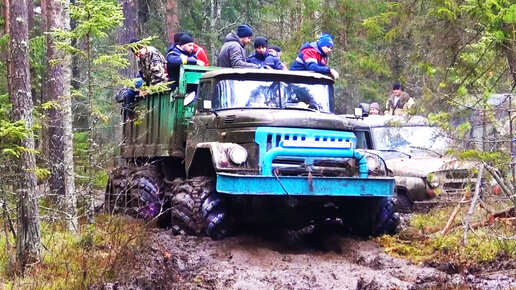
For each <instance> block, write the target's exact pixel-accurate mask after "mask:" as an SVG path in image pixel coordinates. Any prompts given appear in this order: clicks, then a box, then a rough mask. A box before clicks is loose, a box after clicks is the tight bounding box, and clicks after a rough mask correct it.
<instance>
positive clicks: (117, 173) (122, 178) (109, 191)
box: [104, 166, 128, 214]
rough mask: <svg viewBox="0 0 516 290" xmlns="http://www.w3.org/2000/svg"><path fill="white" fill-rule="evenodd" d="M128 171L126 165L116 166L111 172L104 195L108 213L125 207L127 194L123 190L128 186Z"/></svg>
mask: <svg viewBox="0 0 516 290" xmlns="http://www.w3.org/2000/svg"><path fill="white" fill-rule="evenodd" d="M127 173H128V169H127V167H126V166H123V167H119V168H116V169H114V170H113V171H112V172H111V174H110V176H109V179H108V182H107V186H106V193H105V195H104V206H105V210H106V212H107V213H111V214H112V213H115V212H117V211H119V210H120V209H122V208H123V207H124V205H125V203H126V201H125V199H126V196H125V194H122V192H123V191H124V189H125V188H126V186H127V185H126V183H127V179H126V178H127V176H128V174H127Z"/></svg>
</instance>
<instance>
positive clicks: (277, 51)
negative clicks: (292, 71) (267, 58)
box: [269, 45, 288, 70]
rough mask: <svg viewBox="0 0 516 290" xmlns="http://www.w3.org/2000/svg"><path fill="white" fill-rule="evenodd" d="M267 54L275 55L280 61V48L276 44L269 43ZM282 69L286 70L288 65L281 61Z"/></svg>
mask: <svg viewBox="0 0 516 290" xmlns="http://www.w3.org/2000/svg"><path fill="white" fill-rule="evenodd" d="M269 54H271V55H274V56H277V57H278V58H279V59H280V61H281V48H280V47H279V46H277V45H269ZM281 66H282V67H283V70H288V66H287V64H286V63H284V62H283V61H282V62H281Z"/></svg>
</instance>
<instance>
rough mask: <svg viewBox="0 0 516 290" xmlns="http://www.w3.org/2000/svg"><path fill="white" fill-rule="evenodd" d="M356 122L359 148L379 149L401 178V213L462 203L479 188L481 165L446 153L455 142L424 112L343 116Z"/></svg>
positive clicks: (399, 197)
mask: <svg viewBox="0 0 516 290" xmlns="http://www.w3.org/2000/svg"><path fill="white" fill-rule="evenodd" d="M344 117H345V118H346V119H347V120H350V121H351V122H352V124H353V128H354V132H355V135H356V137H357V147H358V148H369V149H374V150H377V151H378V154H379V155H380V156H381V157H382V159H383V160H385V163H386V165H387V168H388V171H389V172H391V173H392V175H393V176H394V177H395V179H396V191H397V201H398V202H397V204H398V207H399V210H400V211H401V212H412V211H413V210H414V209H422V210H424V209H428V208H430V207H433V206H435V205H438V204H441V205H446V204H449V203H455V202H458V201H459V200H460V199H461V198H462V197H463V196H464V195H465V194H466V195H471V192H472V191H473V190H474V188H475V183H476V178H477V176H476V173H475V171H474V170H472V169H473V168H474V167H475V166H476V164H475V163H473V162H470V161H461V160H458V159H457V158H454V157H453V156H447V155H446V151H447V150H448V149H451V146H452V144H453V142H452V139H451V138H449V137H448V136H447V135H446V134H445V133H444V132H443V131H442V130H441V129H440V128H439V127H436V126H431V125H430V124H429V122H428V119H426V118H424V117H422V116H410V115H406V116H389V115H370V116H358V117H355V116H351V115H346V116H344Z"/></svg>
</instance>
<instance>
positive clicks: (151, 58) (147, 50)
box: [132, 40, 168, 86]
mask: <svg viewBox="0 0 516 290" xmlns="http://www.w3.org/2000/svg"><path fill="white" fill-rule="evenodd" d="M132 42H137V40H136V41H132ZM133 53H134V55H136V57H138V69H139V72H140V77H141V78H142V79H143V80H144V81H145V84H146V85H148V86H149V85H155V84H158V83H161V82H166V81H167V79H168V77H167V72H166V65H167V61H166V60H165V57H164V56H163V55H162V54H161V52H159V50H157V49H156V48H155V47H152V46H147V45H140V44H138V45H136V47H134V49H133Z"/></svg>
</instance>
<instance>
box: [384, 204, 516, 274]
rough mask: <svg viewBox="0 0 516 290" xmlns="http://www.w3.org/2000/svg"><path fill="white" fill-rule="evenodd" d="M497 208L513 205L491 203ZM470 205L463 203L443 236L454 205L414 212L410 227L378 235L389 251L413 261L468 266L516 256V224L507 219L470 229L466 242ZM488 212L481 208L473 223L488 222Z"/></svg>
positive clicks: (478, 209) (477, 209) (474, 216)
mask: <svg viewBox="0 0 516 290" xmlns="http://www.w3.org/2000/svg"><path fill="white" fill-rule="evenodd" d="M491 206H492V208H493V209H494V210H495V211H499V210H501V209H504V208H508V207H510V206H511V204H508V203H501V202H496V203H492V204H491ZM468 208H469V204H467V205H463V206H462V207H461V210H460V212H459V214H458V215H457V217H456V218H455V221H454V227H453V228H452V229H451V230H450V231H449V232H448V233H447V234H446V235H442V234H441V230H442V229H443V228H444V227H445V226H446V223H447V221H448V219H449V217H450V215H451V213H452V211H453V207H448V208H440V209H434V210H431V211H430V212H429V213H427V214H414V215H413V216H412V218H411V219H410V222H409V224H408V226H407V227H406V228H404V229H403V230H402V231H401V232H400V233H398V234H397V235H394V236H382V237H379V238H377V239H378V241H379V242H380V244H382V245H383V246H384V247H385V249H386V251H387V252H388V253H390V254H392V255H394V256H398V257H403V258H406V259H409V260H411V261H412V262H413V263H416V264H417V263H423V262H452V263H455V264H457V265H463V266H467V265H469V264H474V263H485V262H492V261H495V260H496V259H497V258H499V257H506V258H510V259H514V258H516V227H514V226H513V225H508V224H506V223H503V222H500V221H498V222H495V223H494V224H492V225H489V226H481V227H477V228H475V229H473V230H469V231H468V234H467V238H466V243H465V244H464V242H463V234H464V229H463V221H464V218H465V216H466V213H467V210H468ZM487 216H488V213H487V212H486V211H485V210H483V209H481V208H480V207H477V208H476V210H475V214H474V215H473V217H472V219H471V221H470V225H471V224H473V223H475V222H479V221H484V220H485V219H486V218H487Z"/></svg>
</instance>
